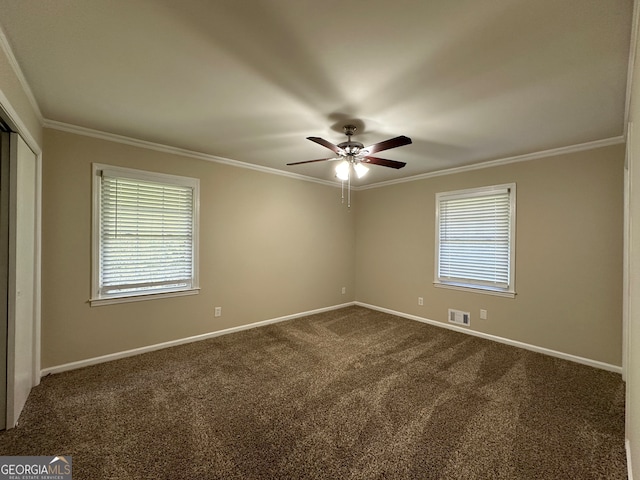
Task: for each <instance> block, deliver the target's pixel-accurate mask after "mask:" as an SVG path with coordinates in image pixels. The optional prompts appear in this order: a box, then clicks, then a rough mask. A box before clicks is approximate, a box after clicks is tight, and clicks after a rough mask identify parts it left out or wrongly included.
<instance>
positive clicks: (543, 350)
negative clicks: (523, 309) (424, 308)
mask: <svg viewBox="0 0 640 480" xmlns="http://www.w3.org/2000/svg"><path fill="white" fill-rule="evenodd" d="M355 305H359V306H361V307H365V308H370V309H371V310H378V311H379V312H384V313H390V314H391V315H396V316H398V317H403V318H406V319H409V320H416V321H418V322H422V323H428V324H429V325H435V326H436V327H441V328H447V329H449V330H454V331H456V332H461V333H466V334H468V335H474V336H476V337H480V338H485V339H487V340H493V341H494V342H499V343H504V344H506V345H511V346H512V347H518V348H524V349H525V350H531V351H533V352H538V353H543V354H545V355H549V356H552V357H557V358H562V359H563V360H569V361H571V362H576V363H581V364H583V365H588V366H590V367H595V368H600V369H602V370H608V371H610V372H614V373H619V374H621V375H622V367H619V366H617V365H611V364H609V363H604V362H599V361H597V360H591V359H589V358H584V357H578V356H576V355H571V354H569V353H563V352H558V351H556V350H551V349H549V348H544V347H538V346H536V345H530V344H528V343H523V342H518V341H517V340H510V339H508V338H503V337H498V336H496V335H491V334H488V333H482V332H477V331H475V330H469V329H468V328H463V327H458V326H456V325H450V324H447V323H443V322H438V321H436V320H430V319H428V318H424V317H419V316H417V315H411V314H408V313H402V312H397V311H395V310H390V309H388V308H383V307H378V306H376V305H369V304H367V303H362V302H355Z"/></svg>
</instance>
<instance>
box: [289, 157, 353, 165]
mask: <svg viewBox="0 0 640 480" xmlns="http://www.w3.org/2000/svg"><path fill="white" fill-rule="evenodd" d="M332 160H340V158H319V159H318V160H305V161H303V162H293V163H287V165H301V164H303V163H313V162H330V161H332Z"/></svg>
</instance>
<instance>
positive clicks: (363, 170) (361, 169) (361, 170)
mask: <svg viewBox="0 0 640 480" xmlns="http://www.w3.org/2000/svg"><path fill="white" fill-rule="evenodd" d="M353 169H354V170H355V171H356V175H358V178H362V177H364V176H365V175H366V174H367V172H368V171H369V168H368V167H365V166H364V165H363V164H361V163H356V164H355V165H354V166H353Z"/></svg>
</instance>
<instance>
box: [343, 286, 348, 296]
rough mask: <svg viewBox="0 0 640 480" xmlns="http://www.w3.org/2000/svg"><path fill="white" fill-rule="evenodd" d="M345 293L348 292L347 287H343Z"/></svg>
mask: <svg viewBox="0 0 640 480" xmlns="http://www.w3.org/2000/svg"><path fill="white" fill-rule="evenodd" d="M345 293H347V287H342V294H343V295H344V294H345Z"/></svg>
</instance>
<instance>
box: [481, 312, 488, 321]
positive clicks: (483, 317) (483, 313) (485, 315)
mask: <svg viewBox="0 0 640 480" xmlns="http://www.w3.org/2000/svg"><path fill="white" fill-rule="evenodd" d="M486 319H487V311H486V310H480V320H486Z"/></svg>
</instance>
